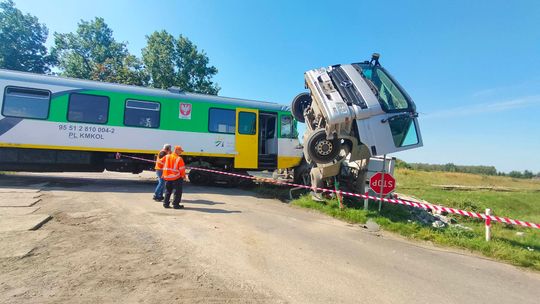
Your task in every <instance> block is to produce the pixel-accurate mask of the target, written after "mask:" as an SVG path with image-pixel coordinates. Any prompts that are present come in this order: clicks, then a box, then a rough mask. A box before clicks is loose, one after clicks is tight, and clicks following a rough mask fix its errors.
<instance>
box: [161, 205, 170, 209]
mask: <svg viewBox="0 0 540 304" xmlns="http://www.w3.org/2000/svg"><path fill="white" fill-rule="evenodd" d="M163 208H165V209H167V208H171V206H169V205H165V204H163Z"/></svg>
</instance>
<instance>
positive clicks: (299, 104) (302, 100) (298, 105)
mask: <svg viewBox="0 0 540 304" xmlns="http://www.w3.org/2000/svg"><path fill="white" fill-rule="evenodd" d="M310 105H311V95H309V93H300V94H298V95H296V97H295V98H294V99H293V101H292V103H291V112H292V114H293V116H294V119H296V120H297V121H299V122H302V123H304V122H305V119H304V110H305V109H307V108H308V107H309V106H310Z"/></svg>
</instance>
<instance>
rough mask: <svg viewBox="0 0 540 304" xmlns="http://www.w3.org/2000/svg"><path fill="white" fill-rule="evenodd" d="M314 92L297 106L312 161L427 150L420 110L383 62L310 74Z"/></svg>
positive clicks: (303, 96) (374, 60)
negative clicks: (423, 144)
mask: <svg viewBox="0 0 540 304" xmlns="http://www.w3.org/2000/svg"><path fill="white" fill-rule="evenodd" d="M304 76H305V82H306V88H308V89H309V93H307V92H306V93H301V94H299V95H298V96H296V98H295V99H294V100H293V102H292V106H291V111H292V113H293V116H294V117H295V118H296V119H297V120H298V121H300V122H304V123H305V124H306V132H305V134H304V141H303V142H304V156H305V158H306V160H307V161H308V162H310V163H315V164H317V165H324V164H330V163H335V162H336V161H338V160H339V159H340V158H343V157H344V156H347V155H348V154H349V153H350V154H351V160H360V159H369V158H370V157H373V156H379V155H385V154H388V153H394V152H399V151H403V150H408V149H412V148H417V147H421V146H422V137H421V134H420V129H419V125H418V120H417V117H418V114H417V112H416V106H415V104H414V102H413V101H412V99H411V97H410V96H409V95H408V94H407V92H406V91H405V90H404V89H403V88H402V87H401V86H400V85H399V83H398V82H397V81H396V80H395V79H394V78H393V77H392V76H391V75H390V73H389V72H388V71H387V70H386V69H385V68H383V67H382V66H381V65H380V63H379V55H378V54H373V57H372V59H371V60H370V61H364V62H360V63H352V64H338V65H333V66H329V67H324V68H319V69H313V70H309V71H307V72H306V73H305V75H304Z"/></svg>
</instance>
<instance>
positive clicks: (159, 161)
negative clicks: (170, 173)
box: [154, 150, 167, 170]
mask: <svg viewBox="0 0 540 304" xmlns="http://www.w3.org/2000/svg"><path fill="white" fill-rule="evenodd" d="M160 155H163V156H162V157H159V156H160ZM165 156H167V152H166V151H165V150H161V151H159V153H158V155H157V156H156V165H155V166H154V169H155V170H163V165H165V163H164V162H163V160H164V159H165Z"/></svg>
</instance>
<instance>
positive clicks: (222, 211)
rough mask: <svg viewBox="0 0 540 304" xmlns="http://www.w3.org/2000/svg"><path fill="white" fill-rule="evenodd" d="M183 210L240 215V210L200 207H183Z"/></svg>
mask: <svg viewBox="0 0 540 304" xmlns="http://www.w3.org/2000/svg"><path fill="white" fill-rule="evenodd" d="M184 206H185V207H184V210H186V211H197V212H204V213H242V211H240V210H225V209H215V208H201V207H190V206H187V205H184Z"/></svg>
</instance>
